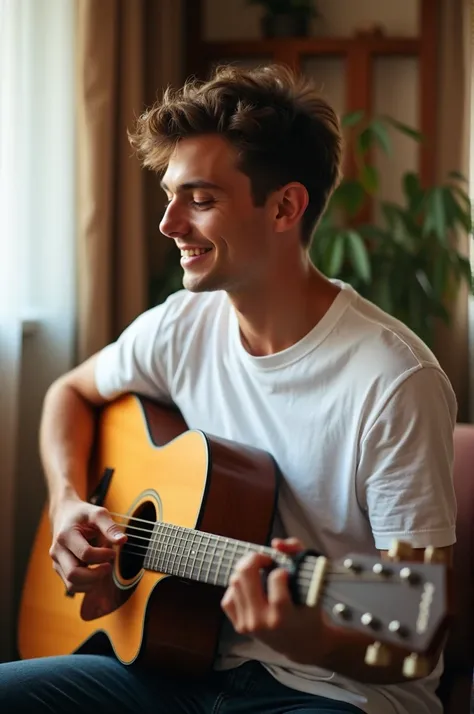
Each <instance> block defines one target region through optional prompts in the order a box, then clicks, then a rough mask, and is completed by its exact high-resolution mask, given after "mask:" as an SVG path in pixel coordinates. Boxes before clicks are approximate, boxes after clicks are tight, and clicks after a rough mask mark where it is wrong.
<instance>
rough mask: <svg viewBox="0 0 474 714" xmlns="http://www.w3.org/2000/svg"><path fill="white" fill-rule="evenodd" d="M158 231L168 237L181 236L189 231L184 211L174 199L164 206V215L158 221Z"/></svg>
mask: <svg viewBox="0 0 474 714" xmlns="http://www.w3.org/2000/svg"><path fill="white" fill-rule="evenodd" d="M160 231H161V232H162V233H163V235H165V236H167V237H168V238H181V237H182V236H186V235H187V234H188V233H189V221H188V220H187V218H186V215H185V211H184V210H183V208H182V207H180V206H179V205H178V203H175V202H174V200H173V201H170V203H168V206H167V207H166V211H165V215H164V216H163V218H162V219H161V221H160Z"/></svg>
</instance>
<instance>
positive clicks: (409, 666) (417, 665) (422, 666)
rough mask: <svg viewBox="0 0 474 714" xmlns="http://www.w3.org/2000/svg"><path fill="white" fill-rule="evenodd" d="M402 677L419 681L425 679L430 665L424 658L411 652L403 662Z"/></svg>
mask: <svg viewBox="0 0 474 714" xmlns="http://www.w3.org/2000/svg"><path fill="white" fill-rule="evenodd" d="M402 672H403V675H404V676H405V677H408V678H409V679H420V678H421V677H427V676H428V674H429V673H430V665H429V662H428V660H427V659H426V657H421V656H420V655H418V654H416V652H412V653H411V655H408V657H405V659H404V660H403V670H402Z"/></svg>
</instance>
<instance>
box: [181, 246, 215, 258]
mask: <svg viewBox="0 0 474 714" xmlns="http://www.w3.org/2000/svg"><path fill="white" fill-rule="evenodd" d="M208 250H210V248H191V250H182V251H181V257H182V258H192V257H193V256H194V255H202V254H203V253H207V252H208Z"/></svg>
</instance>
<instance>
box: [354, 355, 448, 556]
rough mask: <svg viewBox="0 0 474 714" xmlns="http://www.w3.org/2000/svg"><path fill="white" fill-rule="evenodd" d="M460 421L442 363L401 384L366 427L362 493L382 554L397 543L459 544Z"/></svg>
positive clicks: (359, 477) (416, 545) (359, 473)
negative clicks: (456, 472) (456, 467)
mask: <svg viewBox="0 0 474 714" xmlns="http://www.w3.org/2000/svg"><path fill="white" fill-rule="evenodd" d="M455 422H456V399H455V396H454V392H453V390H452V388H451V385H450V383H449V381H448V379H447V377H446V376H445V375H444V373H443V372H442V371H441V370H440V369H439V368H438V367H436V366H423V367H420V368H417V369H416V370H414V371H412V372H411V373H410V374H409V376H407V377H405V378H403V379H401V380H400V381H399V383H398V384H397V386H396V387H395V388H394V389H392V390H391V393H390V394H388V395H387V396H386V397H385V398H384V399H383V400H382V403H381V405H380V407H379V409H378V411H377V413H375V414H374V417H373V420H372V423H371V424H368V425H367V429H366V433H365V435H364V436H363V437H362V440H361V449H360V456H359V463H358V469H357V492H358V498H359V503H360V505H361V507H362V508H363V509H364V510H365V511H366V513H367V516H368V518H369V521H370V524H371V528H372V532H373V536H374V540H375V545H376V547H377V548H378V549H379V550H387V549H388V548H389V547H390V545H391V543H392V541H393V539H395V538H397V539H399V540H406V541H408V542H409V543H411V545H412V546H413V547H414V548H425V547H427V546H428V545H433V546H435V547H443V546H448V545H452V544H453V543H454V542H455V540H456V538H455V522H456V501H455V494H454V486H453V475H452V471H453V451H454V446H453V432H454V426H455Z"/></svg>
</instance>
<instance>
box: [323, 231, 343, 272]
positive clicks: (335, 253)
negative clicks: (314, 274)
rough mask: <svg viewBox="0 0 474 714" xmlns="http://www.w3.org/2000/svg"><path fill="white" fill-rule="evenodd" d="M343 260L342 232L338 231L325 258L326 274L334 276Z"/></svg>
mask: <svg viewBox="0 0 474 714" xmlns="http://www.w3.org/2000/svg"><path fill="white" fill-rule="evenodd" d="M343 260H344V233H338V234H337V235H336V236H335V238H334V241H333V242H332V244H331V246H330V253H329V256H328V260H327V275H328V277H329V278H335V277H336V276H337V275H339V272H340V270H341V268H342V263H343Z"/></svg>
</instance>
